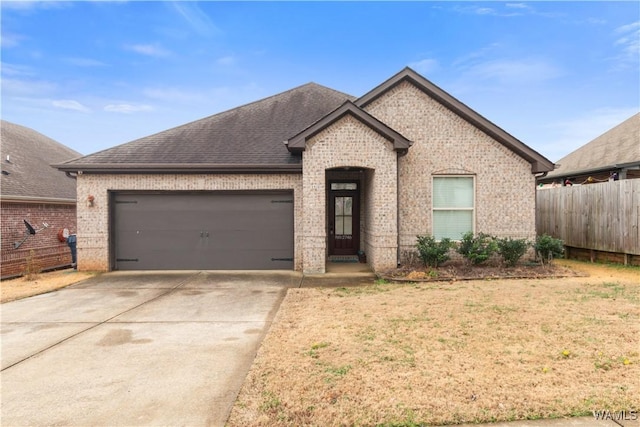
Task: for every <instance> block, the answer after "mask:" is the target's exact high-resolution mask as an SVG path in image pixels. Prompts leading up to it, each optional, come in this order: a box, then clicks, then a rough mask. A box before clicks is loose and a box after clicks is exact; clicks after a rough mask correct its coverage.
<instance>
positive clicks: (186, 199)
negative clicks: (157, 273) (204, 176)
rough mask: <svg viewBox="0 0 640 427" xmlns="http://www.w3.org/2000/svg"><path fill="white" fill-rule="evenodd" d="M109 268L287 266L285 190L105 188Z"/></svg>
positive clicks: (289, 215) (289, 207) (288, 196)
mask: <svg viewBox="0 0 640 427" xmlns="http://www.w3.org/2000/svg"><path fill="white" fill-rule="evenodd" d="M112 201H113V207H114V209H113V223H112V224H113V228H112V230H113V233H112V237H113V247H112V261H113V265H114V268H115V269H116V270H241V269H252V270H274V269H293V195H292V193H290V192H286V193H271V192H269V193H264V192H263V193H247V192H233V193H232V192H218V193H165V194H127V193H116V194H114V195H113V198H112Z"/></svg>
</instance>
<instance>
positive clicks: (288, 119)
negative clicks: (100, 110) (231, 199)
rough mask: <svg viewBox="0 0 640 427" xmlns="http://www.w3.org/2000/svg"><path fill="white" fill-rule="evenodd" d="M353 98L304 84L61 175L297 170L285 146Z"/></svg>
mask: <svg viewBox="0 0 640 427" xmlns="http://www.w3.org/2000/svg"><path fill="white" fill-rule="evenodd" d="M352 99H354V98H353V97H351V96H349V95H347V94H344V93H342V92H338V91H336V90H333V89H330V88H327V87H324V86H321V85H318V84H315V83H307V84H305V85H303V86H299V87H297V88H294V89H291V90H289V91H286V92H283V93H280V94H278V95H274V96H271V97H268V98H265V99H262V100H260V101H256V102H253V103H250V104H247V105H244V106H241V107H238V108H234V109H232V110H229V111H226V112H223V113H219V114H216V115H213V116H209V117H206V118H203V119H200V120H197V121H194V122H191V123H187V124H185V125H182V126H178V127H176V128H173V129H169V130H166V131H163V132H160V133H157V134H155V135H151V136H147V137H144V138H141V139H138V140H135V141H131V142H129V143H126V144H123V145H119V146H116V147H113V148H110V149H107V150H104V151H101V152H98V153H95V154H91V155H88V156H85V157H82V158H80V159H77V160H74V161H71V162H67V163H65V164H62V165H57V167H59V168H60V169H62V170H69V171H72V170H76V171H77V170H83V169H84V170H85V171H87V170H89V171H91V170H93V171H97V170H110V171H114V170H118V169H120V168H121V169H123V170H124V169H131V168H139V169H140V170H145V171H153V170H158V171H169V170H172V169H173V170H187V171H200V170H202V171H206V170H212V171H213V170H224V169H225V168H228V169H229V170H230V171H237V170H242V169H248V170H249V169H251V170H253V171H256V170H260V169H264V170H270V169H278V168H280V169H284V170H292V171H295V170H297V171H300V170H301V160H300V156H296V155H292V154H291V153H289V151H288V150H287V147H286V146H285V145H284V140H285V139H286V138H288V137H290V136H291V135H295V134H296V133H298V132H299V131H300V130H302V129H305V128H306V127H308V126H309V125H311V124H313V123H314V122H316V121H317V120H319V119H320V118H322V117H323V116H324V115H326V114H327V113H329V112H331V111H333V110H334V109H336V108H337V107H338V106H340V105H341V104H342V103H343V102H345V101H346V100H352Z"/></svg>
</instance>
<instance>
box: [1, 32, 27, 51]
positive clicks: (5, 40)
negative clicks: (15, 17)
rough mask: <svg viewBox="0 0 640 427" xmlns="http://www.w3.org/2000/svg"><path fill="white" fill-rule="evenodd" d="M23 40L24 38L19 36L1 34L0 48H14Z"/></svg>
mask: <svg viewBox="0 0 640 427" xmlns="http://www.w3.org/2000/svg"><path fill="white" fill-rule="evenodd" d="M23 39H25V37H24V36H21V35H19V34H13V33H6V32H3V33H2V38H0V46H2V47H4V48H10V47H16V46H18V45H19V44H20V42H21V41H22V40H23Z"/></svg>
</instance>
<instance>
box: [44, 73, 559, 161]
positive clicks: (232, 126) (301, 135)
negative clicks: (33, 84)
mask: <svg viewBox="0 0 640 427" xmlns="http://www.w3.org/2000/svg"><path fill="white" fill-rule="evenodd" d="M405 80H408V81H410V82H411V83H412V84H414V85H416V86H417V87H418V88H420V89H421V90H423V91H424V92H425V93H427V94H428V95H429V96H431V97H432V98H434V99H435V100H436V101H438V102H440V103H441V104H442V105H444V106H445V107H446V108H448V109H450V110H451V111H453V112H454V113H455V114H457V115H459V116H460V117H461V118H463V119H464V120H466V121H467V122H469V123H470V124H472V125H473V126H476V127H477V128H478V129H480V130H481V131H483V132H485V133H486V134H488V135H489V136H491V137H492V138H494V139H495V140H496V141H498V142H499V143H501V144H503V145H504V146H506V147H507V148H508V149H510V150H512V151H513V152H514V153H516V154H518V155H519V156H521V157H522V158H524V159H525V160H526V161H528V162H529V163H530V164H531V171H532V173H539V172H546V171H550V170H552V169H553V163H552V162H551V161H549V160H548V159H546V158H545V157H544V156H542V155H541V154H539V153H537V152H536V151H534V150H532V149H531V148H529V147H528V146H526V145H525V144H524V143H522V142H521V141H519V140H518V139H516V138H515V137H513V136H512V135H510V134H508V133H507V132H505V131H504V130H502V129H501V128H499V127H498V126H496V125H495V124H493V123H491V122H490V121H489V120H487V119H485V118H484V117H482V116H481V115H480V114H478V113H476V112H475V111H473V110H472V109H471V108H469V107H467V106H466V105H464V104H463V103H461V102H460V101H458V100H457V99H455V98H454V97H452V96H451V95H449V94H447V93H446V92H445V91H443V90H442V89H440V88H438V87H437V86H435V85H434V84H433V83H431V82H429V81H428V80H427V79H425V78H424V77H422V76H420V75H419V74H418V73H416V72H415V71H413V70H411V69H410V68H405V69H404V70H402V71H400V72H399V73H398V74H396V75H395V76H393V77H391V78H390V79H388V80H387V81H386V82H384V83H382V84H381V85H379V86H378V87H377V88H375V89H373V90H372V91H370V92H369V93H367V94H366V95H364V96H363V97H361V98H359V99H357V100H356V99H355V98H354V97H351V96H349V95H346V94H344V93H342V92H338V91H335V90H333V89H329V88H326V87H324V86H320V85H317V84H315V83H308V84H306V85H303V86H300V87H297V88H295V89H292V90H289V91H287V92H283V93H281V94H279V95H274V96H272V97H269V98H266V99H263V100H260V101H256V102H254V103H251V104H247V105H245V106H242V107H238V108H234V109H232V110H229V111H226V112H223V113H219V114H216V115H213V116H210V117H207V118H204V119H201V120H197V121H194V122H191V123H187V124H185V125H182V126H179V127H176V128H173V129H169V130H167V131H164V132H160V133H157V134H155V135H151V136H147V137H144V138H141V139H138V140H135V141H132V142H129V143H126V144H123V145H119V146H117V147H113V148H110V149H107V150H104V151H101V152H98V153H95V154H91V155H88V156H86V157H82V158H80V159H76V160H73V161H71V162H67V163H64V164H57V165H55V167H57V168H59V169H60V170H63V171H69V172H75V171H78V172H80V171H82V172H97V173H119V172H130V173H131V172H134V173H135V172H137V173H152V172H158V173H160V172H162V173H171V172H192V173H196V172H301V171H302V162H301V156H300V155H299V152H300V151H303V150H304V142H305V140H306V139H307V138H308V137H310V136H313V135H314V134H316V133H317V132H319V131H320V130H322V129H324V128H326V127H327V126H329V125H330V124H332V123H334V122H335V121H336V120H338V119H339V118H341V117H343V116H344V115H345V114H350V115H352V116H353V117H355V118H357V119H358V120H360V121H361V122H363V123H364V124H366V125H367V126H369V127H371V128H372V129H374V130H376V131H377V132H378V133H380V134H382V135H384V136H385V137H386V138H387V139H389V140H390V141H392V142H393V143H394V148H395V149H396V150H399V151H406V150H407V149H408V147H409V146H410V145H411V142H410V141H408V140H407V139H406V138H405V137H403V136H402V135H401V134H399V133H398V132H397V131H395V130H393V129H391V128H390V127H389V126H388V125H386V124H384V123H382V122H380V121H379V120H377V119H376V118H374V117H373V116H371V115H370V114H369V113H367V112H366V111H364V107H365V106H366V105H367V104H369V103H370V102H372V101H373V100H375V99H377V98H378V97H380V96H381V95H382V94H384V93H385V92H387V91H388V90H390V89H391V88H393V87H395V86H396V85H397V84H399V83H400V82H402V81H405ZM346 101H350V102H346ZM285 144H286V145H285ZM287 149H289V151H291V152H289V151H288V150H287Z"/></svg>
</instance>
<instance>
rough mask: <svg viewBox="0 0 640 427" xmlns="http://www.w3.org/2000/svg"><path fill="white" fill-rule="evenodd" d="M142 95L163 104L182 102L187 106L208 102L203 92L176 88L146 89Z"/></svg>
mask: <svg viewBox="0 0 640 427" xmlns="http://www.w3.org/2000/svg"><path fill="white" fill-rule="evenodd" d="M142 93H143V95H145V96H146V97H148V98H151V99H156V100H160V101H163V102H180V103H185V104H187V103H193V102H202V101H205V100H206V96H205V95H204V93H203V92H202V91H197V90H185V89H181V88H175V87H154V88H146V89H144V90H143V91H142Z"/></svg>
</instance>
